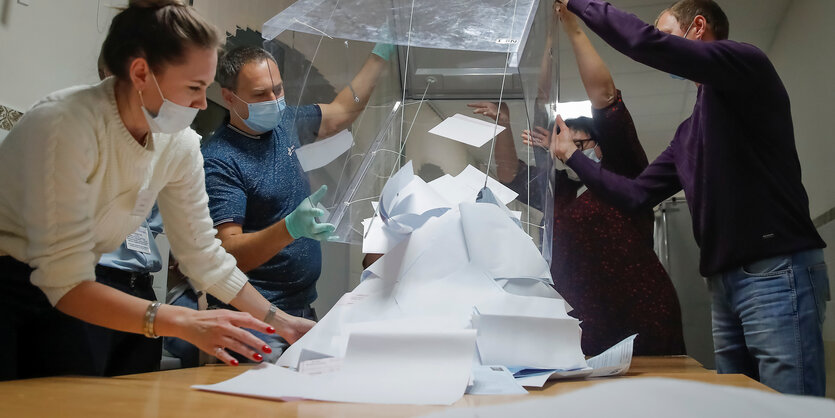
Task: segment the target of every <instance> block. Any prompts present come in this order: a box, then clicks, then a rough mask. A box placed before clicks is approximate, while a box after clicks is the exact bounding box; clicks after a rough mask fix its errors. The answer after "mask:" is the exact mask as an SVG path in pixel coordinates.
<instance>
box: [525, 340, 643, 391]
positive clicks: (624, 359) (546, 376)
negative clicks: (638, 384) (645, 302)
mask: <svg viewBox="0 0 835 418" xmlns="http://www.w3.org/2000/svg"><path fill="white" fill-rule="evenodd" d="M637 335H638V334H634V335H631V336H629V337H626V338H625V339H623V341H621V342H619V343H617V344H615V345H614V346H612V347H611V348H609V349H608V350H606V351H604V352H602V353H600V354H598V355H597V356H595V357H593V358H590V359H588V360H586V363H587V364H588V367H585V368H577V369H569V370H565V369H563V370H548V369H531V368H524V367H514V368H511V371H513V376H514V377H516V380H517V381H518V382H519V384H520V385H522V386H525V387H542V386H543V385H545V382H547V381H549V380H561V379H579V378H585V377H605V376H620V375H624V374H626V372H628V371H629V367H630V366H631V365H632V346H633V344H634V341H635V337H636V336H637Z"/></svg>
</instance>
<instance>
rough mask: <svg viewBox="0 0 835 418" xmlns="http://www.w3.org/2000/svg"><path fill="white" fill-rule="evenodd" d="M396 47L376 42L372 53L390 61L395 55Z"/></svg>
mask: <svg viewBox="0 0 835 418" xmlns="http://www.w3.org/2000/svg"><path fill="white" fill-rule="evenodd" d="M394 51H395V47H394V45H392V44H376V45H374V49H372V50H371V53H372V54H374V55H376V56H378V57H380V58H382V59H384V60H386V61H388V60H389V59H391V56H392V55H394Z"/></svg>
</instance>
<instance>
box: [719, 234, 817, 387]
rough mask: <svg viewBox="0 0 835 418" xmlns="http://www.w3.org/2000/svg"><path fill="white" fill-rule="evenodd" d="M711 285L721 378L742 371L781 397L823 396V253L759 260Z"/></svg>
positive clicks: (809, 252) (805, 253)
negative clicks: (787, 395)
mask: <svg viewBox="0 0 835 418" xmlns="http://www.w3.org/2000/svg"><path fill="white" fill-rule="evenodd" d="M708 283H709V286H710V290H711V294H712V297H713V303H712V305H713V343H714V346H715V355H716V369H717V371H718V372H719V373H742V374H745V375H748V376H750V377H751V378H753V379H757V380H759V381H760V382H762V383H763V384H765V385H767V386H769V387H771V388H773V389H775V390H777V391H779V392H782V393H789V394H797V395H815V396H824V394H825V393H826V375H825V373H826V372H825V371H824V350H823V337H822V330H821V327H822V324H823V320H824V313H825V311H826V302H827V301H828V300H829V278H828V277H827V273H826V264H825V263H824V261H823V250H820V249H816V250H809V251H802V252H799V253H795V254H792V255H788V256H779V257H772V258H768V259H765V260H760V261H758V262H755V263H751V264H747V265H744V266H742V267H740V268H736V269H733V270H729V271H726V272H724V273H721V274H717V275H715V276H712V277H710V278H709V279H708Z"/></svg>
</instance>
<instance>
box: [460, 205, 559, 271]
mask: <svg viewBox="0 0 835 418" xmlns="http://www.w3.org/2000/svg"><path fill="white" fill-rule="evenodd" d="M459 210H460V211H461V215H462V221H461V223H462V226H463V228H464V235H465V236H466V238H467V251H468V252H469V255H470V260H471V261H472V262H473V263H476V264H478V265H480V266H481V267H482V268H484V269H486V270H487V271H488V272H490V275H491V276H493V278H496V279H503V278H530V279H537V280H542V281H544V282H546V283H548V284H553V283H554V282H553V281H552V279H551V267H550V266H549V265H548V263H546V262H545V259H544V258H542V254H541V253H540V252H539V249H537V248H536V245H535V244H534V243H533V241H531V239H530V236H529V235H527V234H526V233H525V232H524V231H523V230H522V229H521V228H519V226H518V225H517V224H516V223H515V222H514V221H513V220H512V219H511V217H510V216H508V215H509V213H506V212H504V211H503V210H502V208H500V207H499V206H497V205H492V204H487V203H462V204H461V205H460V206H459ZM505 210H506V208H505ZM498 237H501V238H498ZM497 238H498V239H497Z"/></svg>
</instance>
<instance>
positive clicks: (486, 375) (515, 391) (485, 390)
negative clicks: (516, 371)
mask: <svg viewBox="0 0 835 418" xmlns="http://www.w3.org/2000/svg"><path fill="white" fill-rule="evenodd" d="M527 393H528V391H527V390H525V388H523V387H522V386H521V385H520V384H519V383H518V382H516V379H514V378H513V374H511V373H510V371H509V370H507V367H504V366H477V367H473V384H472V386H470V387H468V388H467V394H469V395H524V394H527Z"/></svg>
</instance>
